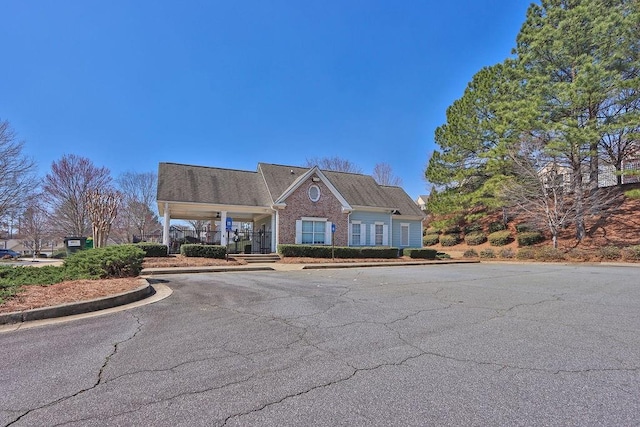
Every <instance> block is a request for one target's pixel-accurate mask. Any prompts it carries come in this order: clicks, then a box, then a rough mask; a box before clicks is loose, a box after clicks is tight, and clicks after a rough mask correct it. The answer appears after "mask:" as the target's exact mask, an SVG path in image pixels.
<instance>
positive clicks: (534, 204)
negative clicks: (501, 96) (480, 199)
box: [501, 141, 621, 248]
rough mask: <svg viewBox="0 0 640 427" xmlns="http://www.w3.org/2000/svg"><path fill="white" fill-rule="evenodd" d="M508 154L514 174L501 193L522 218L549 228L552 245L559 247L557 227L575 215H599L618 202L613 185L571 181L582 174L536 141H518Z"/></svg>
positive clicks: (609, 209) (508, 204) (569, 220)
mask: <svg viewBox="0 0 640 427" xmlns="http://www.w3.org/2000/svg"><path fill="white" fill-rule="evenodd" d="M509 154H510V156H511V158H512V160H513V162H514V172H515V176H514V177H512V178H510V179H509V180H508V181H506V182H505V183H504V184H503V186H502V189H501V197H502V199H503V200H504V202H505V205H506V206H509V207H510V209H512V210H513V211H514V212H516V213H518V214H519V215H520V216H521V217H522V218H524V219H526V220H527V221H528V222H530V223H533V224H536V225H538V226H539V227H541V228H546V229H547V230H549V233H550V234H551V238H552V243H553V247H554V248H557V247H558V235H559V233H560V231H561V230H562V229H564V228H566V227H567V226H568V225H569V224H571V223H575V222H576V219H577V218H582V217H583V216H585V215H588V216H600V218H601V219H602V218H604V217H606V216H607V215H608V214H609V213H610V212H611V211H612V210H613V208H615V207H616V206H617V205H619V203H620V202H621V197H620V195H621V193H620V191H619V190H617V189H616V188H598V189H594V190H587V189H584V188H583V186H582V185H581V184H576V183H574V182H573V181H574V180H576V179H578V180H581V179H582V176H581V175H582V174H578V176H577V177H576V174H575V173H574V171H573V168H572V165H571V164H569V163H566V164H563V163H562V161H561V158H559V157H558V156H557V155H555V154H554V153H550V152H548V151H546V150H545V149H544V147H543V144H541V143H539V142H538V143H536V142H531V141H527V142H521V143H520V144H519V145H518V147H517V148H515V149H512V150H510V153H509ZM576 188H580V189H581V191H579V192H577V191H576Z"/></svg>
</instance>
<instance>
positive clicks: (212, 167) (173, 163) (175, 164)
mask: <svg viewBox="0 0 640 427" xmlns="http://www.w3.org/2000/svg"><path fill="white" fill-rule="evenodd" d="M160 164H165V165H174V166H188V167H192V168H202V169H216V170H224V171H231V172H247V173H258V172H256V171H250V170H246V169H235V168H221V167H216V166H203V165H192V164H188V163H176V162H160Z"/></svg>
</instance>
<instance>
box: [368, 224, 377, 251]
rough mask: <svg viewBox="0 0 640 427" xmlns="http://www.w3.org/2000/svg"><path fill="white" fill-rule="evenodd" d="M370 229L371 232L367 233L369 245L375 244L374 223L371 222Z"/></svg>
mask: <svg viewBox="0 0 640 427" xmlns="http://www.w3.org/2000/svg"><path fill="white" fill-rule="evenodd" d="M370 230H371V234H369V239H370V240H371V246H375V245H376V225H375V224H371V227H370Z"/></svg>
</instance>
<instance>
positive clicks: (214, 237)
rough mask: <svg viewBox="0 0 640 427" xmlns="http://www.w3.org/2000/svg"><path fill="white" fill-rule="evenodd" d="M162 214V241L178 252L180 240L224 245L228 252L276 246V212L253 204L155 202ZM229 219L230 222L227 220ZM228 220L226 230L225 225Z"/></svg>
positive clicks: (262, 251)
mask: <svg viewBox="0 0 640 427" xmlns="http://www.w3.org/2000/svg"><path fill="white" fill-rule="evenodd" d="M158 207H159V211H160V216H162V217H163V233H162V236H163V237H162V243H163V244H164V245H166V246H167V247H168V248H169V251H170V252H171V253H178V252H179V250H180V245H181V244H183V243H203V244H217V245H223V246H227V248H228V249H229V252H230V253H252V254H268V253H274V252H275V251H276V247H277V243H276V242H277V241H278V240H277V238H278V236H277V231H276V230H277V212H276V211H275V210H273V209H270V208H265V207H257V206H237V205H222V204H206V203H192V202H168V201H165V202H159V203H158ZM171 220H176V221H178V220H179V221H207V222H208V223H209V225H208V226H206V227H204V228H203V229H202V230H193V231H194V232H195V233H194V232H190V231H189V230H186V228H187V227H183V226H182V227H181V226H178V225H175V224H174V225H172V224H171ZM229 221H230V222H229ZM227 224H230V226H231V228H230V230H228V229H227Z"/></svg>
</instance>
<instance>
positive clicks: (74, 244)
mask: <svg viewBox="0 0 640 427" xmlns="http://www.w3.org/2000/svg"><path fill="white" fill-rule="evenodd" d="M86 244H87V238H86V237H65V238H64V247H65V249H66V250H67V255H71V254H72V253H75V252H78V251H81V250H83V249H84V248H85V245H86Z"/></svg>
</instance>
